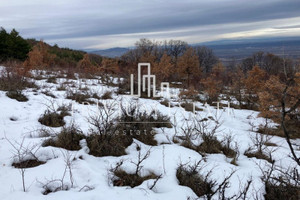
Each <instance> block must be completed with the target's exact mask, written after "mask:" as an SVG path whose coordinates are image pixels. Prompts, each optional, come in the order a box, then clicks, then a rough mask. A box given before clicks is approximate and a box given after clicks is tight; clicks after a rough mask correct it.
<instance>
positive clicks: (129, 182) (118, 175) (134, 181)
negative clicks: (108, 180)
mask: <svg viewBox="0 0 300 200" xmlns="http://www.w3.org/2000/svg"><path fill="white" fill-rule="evenodd" d="M137 150H138V152H139V153H138V158H137V161H136V162H133V161H131V163H133V164H134V165H135V166H136V168H135V173H133V174H129V173H127V172H126V171H124V170H123V169H121V165H122V164H123V162H121V163H118V164H117V166H116V167H115V168H113V169H111V172H112V173H113V174H114V177H113V185H114V186H130V187H132V188H133V187H136V186H138V185H141V184H142V183H143V182H144V181H146V180H149V179H155V181H154V183H153V185H152V186H150V187H149V189H153V188H154V186H155V184H156V183H157V181H158V180H159V179H160V178H161V175H160V176H157V175H155V174H154V173H150V174H149V175H147V176H141V175H140V171H141V170H142V168H143V165H142V163H143V162H144V161H145V160H146V159H147V158H148V157H149V156H150V150H151V148H150V149H149V150H148V151H147V152H146V153H145V154H144V155H142V154H141V147H140V146H139V145H137Z"/></svg>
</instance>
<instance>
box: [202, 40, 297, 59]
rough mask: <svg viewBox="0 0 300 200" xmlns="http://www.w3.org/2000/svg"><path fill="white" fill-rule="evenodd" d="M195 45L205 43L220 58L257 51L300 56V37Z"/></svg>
mask: <svg viewBox="0 0 300 200" xmlns="http://www.w3.org/2000/svg"><path fill="white" fill-rule="evenodd" d="M197 45H205V46H207V47H209V48H211V49H213V51H214V52H215V54H216V55H217V56H218V57H220V58H222V59H228V58H235V59H242V58H245V57H248V56H251V55H252V54H253V53H255V52H258V51H264V52H270V53H273V54H276V55H279V56H283V55H285V56H287V57H291V58H300V37H291V38H265V39H262V38H261V39H243V40H220V41H213V42H207V43H201V44H196V46H197Z"/></svg>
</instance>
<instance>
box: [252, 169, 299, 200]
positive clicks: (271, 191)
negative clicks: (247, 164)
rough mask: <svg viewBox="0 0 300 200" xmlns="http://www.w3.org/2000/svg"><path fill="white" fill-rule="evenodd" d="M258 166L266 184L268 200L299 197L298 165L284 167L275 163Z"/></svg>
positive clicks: (295, 199)
mask: <svg viewBox="0 0 300 200" xmlns="http://www.w3.org/2000/svg"><path fill="white" fill-rule="evenodd" d="M258 166H259V168H260V170H261V172H262V177H261V178H262V181H263V182H264V184H265V191H266V193H265V195H264V197H265V199H266V200H281V199H291V200H297V199H299V196H300V175H299V171H298V169H297V168H296V167H290V168H288V169H283V168H282V167H280V166H276V165H275V163H271V164H268V165H264V166H261V165H259V164H258Z"/></svg>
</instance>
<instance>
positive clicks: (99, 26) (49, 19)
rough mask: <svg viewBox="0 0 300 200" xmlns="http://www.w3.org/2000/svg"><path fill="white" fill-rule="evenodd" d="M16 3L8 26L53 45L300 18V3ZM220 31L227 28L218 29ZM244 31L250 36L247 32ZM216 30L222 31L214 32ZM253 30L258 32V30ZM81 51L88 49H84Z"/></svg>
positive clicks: (4, 9)
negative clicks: (74, 39)
mask: <svg viewBox="0 0 300 200" xmlns="http://www.w3.org/2000/svg"><path fill="white" fill-rule="evenodd" d="M1 1H4V0H1ZM11 2H12V3H11ZM11 2H10V3H7V2H3V3H2V4H1V6H0V23H1V25H2V24H3V25H2V26H4V27H8V28H13V27H14V28H17V29H18V30H20V31H21V33H22V34H24V35H25V36H26V37H36V38H43V39H45V40H51V41H54V40H58V41H59V40H63V39H67V40H68V39H69V40H71V39H72V38H84V37H96V36H97V37H101V36H108V35H120V34H134V33H147V32H156V31H158V32H161V31H169V30H174V31H180V30H183V29H190V28H192V29H193V28H197V27H201V26H203V27H208V26H209V27H211V29H212V31H211V32H212V34H215V35H218V34H219V35H220V34H224V33H228V32H230V31H231V32H232V31H233V30H228V28H227V27H226V26H224V24H225V25H226V24H228V27H231V26H230V24H249V23H256V22H261V21H268V20H276V19H287V18H294V17H300V13H299V8H300V1H298V0H285V1H280V0H265V1H259V0H253V1H239V0H204V1H196V0H187V1H170V0H168V1H158V0H153V1H139V0H131V1H115V0H113V1H96V0H90V1H80V0H75V1H71V0H67V1H63V2H60V1H43V2H38V1H37V0H28V1H26V2H25V1H21V0H11ZM214 26H215V27H214ZM220 26H223V27H224V28H223V29H222V28H218V27H220ZM282 26H285V24H272V27H277V28H278V27H282ZM249 27H250V25H249ZM244 28H245V30H249V28H247V26H245V27H244ZM270 28H271V27H270ZM214 29H215V30H218V31H217V32H214ZM252 29H253V30H255V27H252ZM238 31H241V30H240V29H239V30H238ZM183 33H184V34H185V35H180V34H179V35H180V36H182V37H188V36H189V34H191V35H194V34H195V33H194V32H193V31H192V32H189V33H188V32H184V31H183V32H182V34H183ZM170 35H172V34H170ZM177 36H178V34H177ZM81 47H82V44H80V48H81Z"/></svg>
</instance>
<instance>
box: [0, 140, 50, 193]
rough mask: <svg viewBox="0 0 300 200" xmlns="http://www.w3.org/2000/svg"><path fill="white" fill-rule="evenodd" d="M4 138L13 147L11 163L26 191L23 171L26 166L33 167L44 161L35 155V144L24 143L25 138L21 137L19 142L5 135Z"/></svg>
mask: <svg viewBox="0 0 300 200" xmlns="http://www.w3.org/2000/svg"><path fill="white" fill-rule="evenodd" d="M5 138H6V140H7V141H8V143H9V144H10V145H11V146H12V147H13V151H12V152H13V158H14V160H15V161H14V163H13V164H12V165H13V166H14V167H16V168H18V169H19V171H20V174H21V178H22V187H23V191H24V192H26V184H25V172H26V168H29V167H35V166H38V165H39V164H43V163H44V162H41V161H39V159H38V158H37V157H36V153H37V151H38V150H39V147H38V146H37V145H27V146H25V145H24V140H25V138H23V139H22V142H21V143H18V142H16V141H15V142H14V143H13V142H11V141H10V140H9V139H8V138H7V137H6V136H5Z"/></svg>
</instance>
